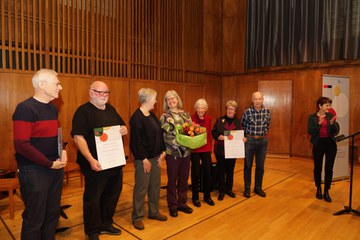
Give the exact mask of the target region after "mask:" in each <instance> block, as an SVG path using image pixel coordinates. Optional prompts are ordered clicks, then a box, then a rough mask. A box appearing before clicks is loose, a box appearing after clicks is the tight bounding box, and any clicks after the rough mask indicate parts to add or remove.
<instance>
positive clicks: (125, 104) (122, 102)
mask: <svg viewBox="0 0 360 240" xmlns="http://www.w3.org/2000/svg"><path fill="white" fill-rule="evenodd" d="M99 80H101V81H104V82H105V83H106V84H107V85H108V87H109V89H110V92H111V94H110V98H109V103H110V104H112V105H113V106H114V107H115V108H116V110H117V111H118V113H119V114H120V116H121V117H122V119H123V120H124V122H125V123H126V126H127V127H128V128H129V118H130V116H129V112H130V109H129V106H130V104H129V100H130V92H129V89H130V87H129V84H130V80H129V79H119V78H117V79H113V78H101V79H99ZM129 139H130V135H129V134H127V135H126V136H125V137H124V149H125V154H126V155H127V156H129V154H130V150H129Z"/></svg>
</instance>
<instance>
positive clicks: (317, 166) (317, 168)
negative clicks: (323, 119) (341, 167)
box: [313, 138, 337, 190]
mask: <svg viewBox="0 0 360 240" xmlns="http://www.w3.org/2000/svg"><path fill="white" fill-rule="evenodd" d="M336 152H337V145H336V143H335V142H334V140H332V139H331V138H320V139H319V142H318V143H317V144H316V145H314V146H313V157H314V180H315V186H316V187H320V186H321V172H322V167H323V159H324V155H325V190H329V189H330V186H331V182H332V177H333V167H334V162H335V156H336Z"/></svg>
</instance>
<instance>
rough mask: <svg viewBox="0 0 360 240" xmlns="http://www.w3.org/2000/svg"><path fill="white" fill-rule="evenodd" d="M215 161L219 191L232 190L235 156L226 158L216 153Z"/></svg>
mask: <svg viewBox="0 0 360 240" xmlns="http://www.w3.org/2000/svg"><path fill="white" fill-rule="evenodd" d="M215 156H216V161H217V166H218V182H219V186H218V188H219V193H226V192H228V191H232V188H233V184H234V168H235V160H236V159H235V158H227V159H225V157H224V156H222V155H218V154H216V155H215Z"/></svg>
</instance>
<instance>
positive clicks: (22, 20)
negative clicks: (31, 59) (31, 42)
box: [20, 0, 26, 70]
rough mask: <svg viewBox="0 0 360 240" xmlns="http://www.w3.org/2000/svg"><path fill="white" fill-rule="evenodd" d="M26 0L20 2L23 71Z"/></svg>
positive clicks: (22, 65)
mask: <svg viewBox="0 0 360 240" xmlns="http://www.w3.org/2000/svg"><path fill="white" fill-rule="evenodd" d="M24 7H25V6H24V0H21V1H20V35H21V69H22V70H25V69H26V67H25V34H26V31H25V18H24V11H25V10H24Z"/></svg>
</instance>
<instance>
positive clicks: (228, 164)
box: [212, 100, 241, 201]
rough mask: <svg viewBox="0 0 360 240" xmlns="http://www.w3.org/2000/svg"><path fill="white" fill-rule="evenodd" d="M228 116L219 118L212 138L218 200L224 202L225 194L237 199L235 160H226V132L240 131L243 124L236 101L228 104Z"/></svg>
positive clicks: (230, 101)
mask: <svg viewBox="0 0 360 240" xmlns="http://www.w3.org/2000/svg"><path fill="white" fill-rule="evenodd" d="M225 106H226V114H225V115H224V116H221V117H219V118H218V119H217V120H216V123H215V124H214V127H213V130H212V136H213V138H214V139H215V144H214V153H215V157H216V161H217V167H218V181H219V196H218V200H219V201H222V200H223V199H224V196H225V194H227V195H228V196H230V197H231V198H235V197H236V196H235V194H234V192H233V191H232V188H233V183H234V168H235V160H236V159H235V158H227V159H225V150H224V132H225V131H231V130H240V129H241V122H240V119H238V118H237V117H236V111H237V107H238V104H237V102H235V101H234V100H229V101H228V102H227V103H226V105H225Z"/></svg>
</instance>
